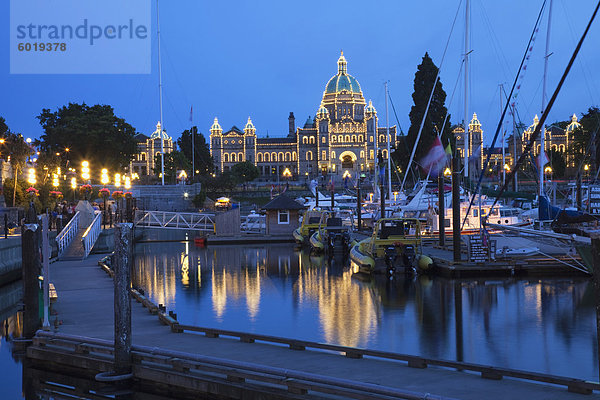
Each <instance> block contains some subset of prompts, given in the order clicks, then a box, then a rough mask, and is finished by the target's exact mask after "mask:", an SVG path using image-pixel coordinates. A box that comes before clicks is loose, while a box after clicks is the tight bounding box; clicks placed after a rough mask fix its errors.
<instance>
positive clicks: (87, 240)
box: [81, 212, 102, 259]
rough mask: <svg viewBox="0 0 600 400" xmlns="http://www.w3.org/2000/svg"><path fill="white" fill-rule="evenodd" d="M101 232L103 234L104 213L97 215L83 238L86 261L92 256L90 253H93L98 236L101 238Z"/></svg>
mask: <svg viewBox="0 0 600 400" xmlns="http://www.w3.org/2000/svg"><path fill="white" fill-rule="evenodd" d="M100 232H102V213H101V212H98V213H96V216H95V217H94V220H93V221H92V223H91V224H90V226H88V228H87V229H86V230H85V232H84V233H83V237H82V238H81V241H82V242H83V258H84V259H85V258H87V256H89V255H90V252H91V251H92V248H93V247H94V244H95V243H96V240H97V239H98V236H100Z"/></svg>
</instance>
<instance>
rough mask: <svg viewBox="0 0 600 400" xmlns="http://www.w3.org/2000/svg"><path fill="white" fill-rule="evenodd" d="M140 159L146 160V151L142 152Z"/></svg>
mask: <svg viewBox="0 0 600 400" xmlns="http://www.w3.org/2000/svg"><path fill="white" fill-rule="evenodd" d="M142 161H146V153H142Z"/></svg>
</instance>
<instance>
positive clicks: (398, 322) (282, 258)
mask: <svg viewBox="0 0 600 400" xmlns="http://www.w3.org/2000/svg"><path fill="white" fill-rule="evenodd" d="M134 280H135V282H136V285H137V286H140V287H142V288H144V290H145V291H146V294H147V295H148V296H149V297H150V298H151V299H152V300H153V302H155V303H157V304H159V303H160V304H164V305H165V306H166V307H167V309H168V310H172V311H174V312H176V313H177V315H178V319H179V321H180V322H182V323H186V324H192V325H197V326H205V327H214V328H222V329H228V330H235V331H242V332H255V333H263V334H268V335H272V336H281V337H288V338H297V339H305V340H310V341H318V342H327V343H334V344H340V345H345V346H355V347H362V348H371V349H378V350H384V351H389V352H397V353H405V354H414V355H421V356H426V357H431V358H439V359H449V360H459V361H460V360H462V361H467V362H474V363H480V364H487V365H493V366H501V367H508V368H515V369H521V370H528V371H537V372H543V373H549V374H556V375H563V376H569V377H574V378H580V379H586V380H593V381H597V380H598V368H597V365H598V359H597V348H596V343H597V341H596V324H595V321H596V314H595V308H594V299H593V287H592V282H591V280H586V279H573V278H569V279H532V280H515V279H495V280H489V279H487V280H484V279H481V280H460V281H459V280H447V279H442V278H435V277H432V278H429V277H426V276H420V277H416V278H406V279H405V278H399V279H397V278H394V279H392V280H390V279H386V278H385V277H383V276H382V277H376V278H371V277H365V276H360V275H357V274H353V273H352V271H351V270H350V268H349V267H348V266H346V265H337V264H335V263H333V264H332V265H330V264H329V263H328V260H327V259H325V258H323V257H316V256H314V255H310V254H309V253H307V252H304V251H298V250H296V249H294V247H293V245H291V244H269V245H248V246H242V245H236V246H208V247H206V248H200V247H195V246H194V245H193V244H192V243H173V242H171V243H144V244H138V245H137V246H136V257H135V267H134ZM19 285H20V282H17V283H15V284H13V285H12V286H8V287H4V288H0V298H1V299H9V300H8V301H7V303H6V304H8V303H11V304H12V305H11V304H9V307H8V308H7V309H5V311H4V312H3V314H2V320H3V322H2V330H1V331H2V332H1V336H2V338H1V341H0V370H2V371H3V373H2V374H0V385H2V387H3V395H2V396H1V397H2V398H4V396H6V398H15V399H17V398H22V390H23V388H22V383H21V382H22V373H23V366H22V362H21V360H20V358H19V357H18V355H17V354H14V353H13V351H12V350H13V345H12V343H11V340H12V339H13V338H14V337H18V336H19V335H20V331H21V322H20V321H21V317H20V314H18V313H16V308H17V304H16V302H14V296H15V293H16V291H19V290H20V289H19ZM13 303H14V304H13ZM134 305H135V303H134Z"/></svg>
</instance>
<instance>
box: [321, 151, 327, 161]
mask: <svg viewBox="0 0 600 400" xmlns="http://www.w3.org/2000/svg"><path fill="white" fill-rule="evenodd" d="M325 160H327V152H326V151H325V150H323V151H322V152H321V161H325Z"/></svg>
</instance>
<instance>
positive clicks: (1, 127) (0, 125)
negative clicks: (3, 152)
mask: <svg viewBox="0 0 600 400" xmlns="http://www.w3.org/2000/svg"><path fill="white" fill-rule="evenodd" d="M7 133H8V125H6V120H5V119H4V118H3V117H0V138H2V137H4V136H6V134H7Z"/></svg>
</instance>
